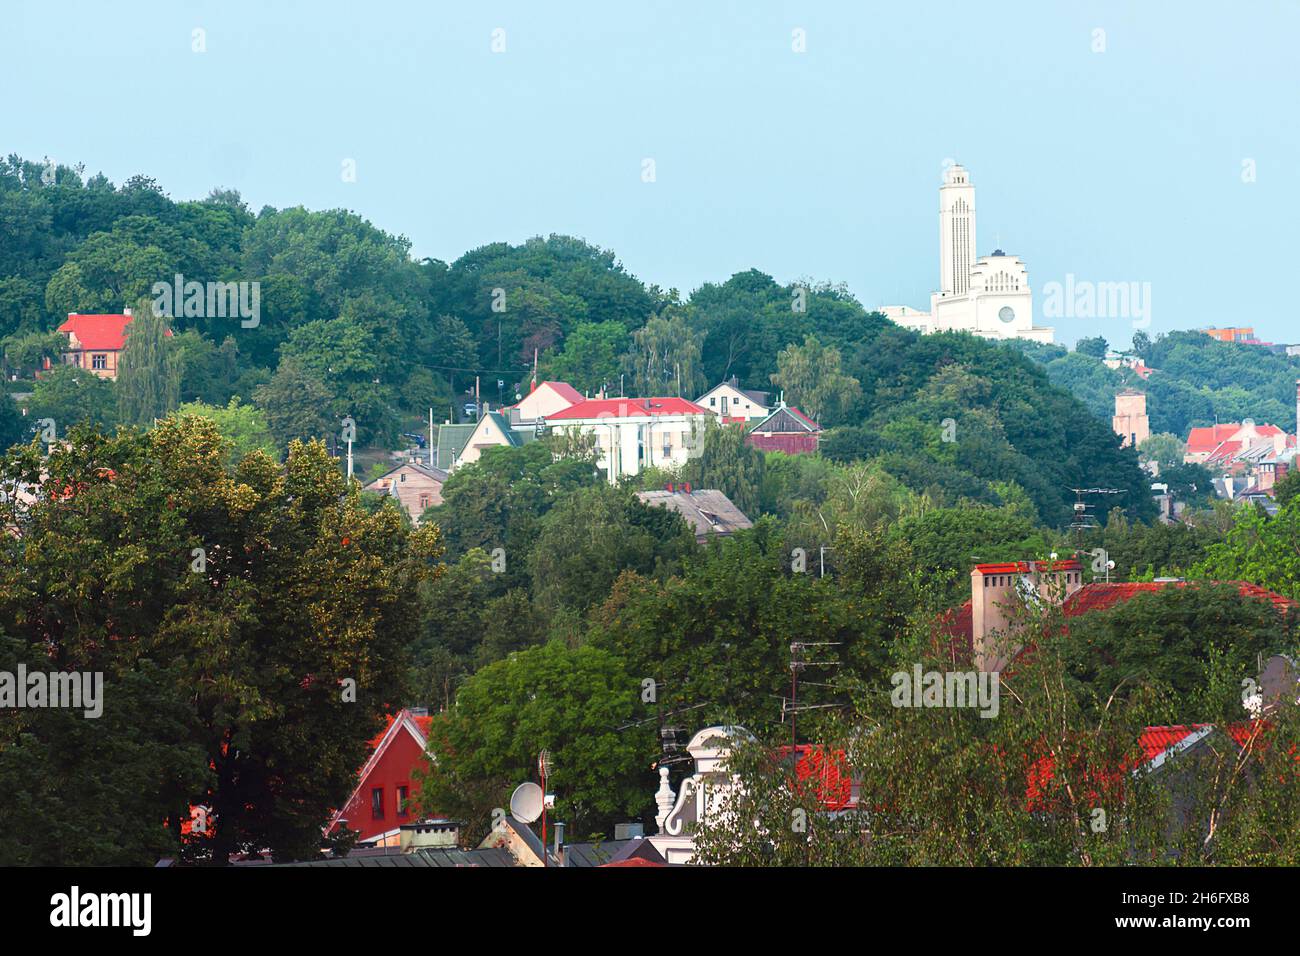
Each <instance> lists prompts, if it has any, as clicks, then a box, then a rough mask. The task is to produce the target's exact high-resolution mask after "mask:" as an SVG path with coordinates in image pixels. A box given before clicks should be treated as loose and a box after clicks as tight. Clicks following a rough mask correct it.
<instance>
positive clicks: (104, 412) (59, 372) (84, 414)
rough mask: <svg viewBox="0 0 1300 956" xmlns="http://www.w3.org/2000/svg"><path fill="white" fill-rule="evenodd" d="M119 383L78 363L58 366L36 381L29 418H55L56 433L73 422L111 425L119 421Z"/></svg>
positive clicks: (70, 425) (29, 403)
mask: <svg viewBox="0 0 1300 956" xmlns="http://www.w3.org/2000/svg"><path fill="white" fill-rule="evenodd" d="M116 391H117V385H116V383H114V382H112V381H110V380H108V379H106V378H100V377H99V376H98V375H96V374H95V373H94V372H90V371H87V370H86V369H83V368H77V367H76V366H75V365H56V366H54V367H53V368H52V369H50V371H48V372H46V373H45V374H44V375H42V376H41V377H40V378H39V379H37V380H36V385H35V386H34V387H33V388H32V397H31V398H30V399H29V400H28V417H29V418H31V419H34V420H37V419H42V418H52V419H54V423H55V426H56V428H57V434H59V435H62V434H63V433H64V432H65V431H67V430H69V429H71V428H72V426H73V425H82V424H94V425H99V426H101V427H105V428H107V427H111V426H112V425H114V424H115V423H116V422H117V420H118V417H117V395H116Z"/></svg>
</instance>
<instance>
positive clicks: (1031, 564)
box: [939, 559, 1300, 672]
mask: <svg viewBox="0 0 1300 956" xmlns="http://www.w3.org/2000/svg"><path fill="white" fill-rule="evenodd" d="M970 577H971V597H970V600H968V601H966V602H965V603H964V604H962V605H961V606H960V607H956V608H953V609H952V610H950V611H949V612H948V613H947V614H945V615H944V616H943V617H942V618H941V620H940V622H939V635H940V639H941V641H942V643H943V644H944V645H945V648H944V654H945V656H946V657H948V658H949V660H951V661H952V662H953V664H954V665H964V664H970V665H972V666H974V667H975V669H976V670H980V671H998V672H1002V671H1005V670H1006V669H1007V667H1008V666H1009V665H1013V664H1014V661H1015V659H1016V658H1017V656H1018V655H1019V654H1020V653H1021V652H1022V651H1023V650H1024V648H1023V647H1021V646H1020V645H1019V644H1018V643H1017V642H1016V641H1015V635H1014V634H1013V633H1010V631H1011V625H1012V620H1013V616H1014V614H1015V611H1016V609H1017V608H1027V607H1028V608H1045V607H1047V606H1049V605H1055V606H1059V607H1060V608H1061V612H1062V614H1063V615H1064V616H1065V618H1067V619H1069V618H1073V617H1079V616H1080V615H1083V614H1088V613H1091V612H1092V611H1100V610H1105V609H1106V608H1111V607H1114V606H1115V605H1117V604H1123V603H1125V602H1127V601H1129V600H1131V599H1132V598H1133V597H1134V596H1135V595H1137V594H1141V593H1144V592H1148V591H1159V590H1161V589H1163V588H1166V587H1182V586H1184V583H1183V582H1182V581H1181V580H1179V579H1172V578H1167V579H1157V580H1155V581H1141V582H1125V583H1119V582H1115V583H1112V582H1101V581H1094V582H1092V583H1088V584H1085V583H1084V581H1083V568H1082V566H1081V565H1080V564H1079V562H1078V561H1077V560H1074V559H1069V560H1062V561H1009V562H1005V563H1001V564H977V565H976V566H975V567H974V569H973V570H972V571H971V574H970ZM1238 587H1239V590H1240V592H1241V593H1242V594H1243V595H1245V596H1247V597H1253V598H1259V599H1262V600H1267V601H1269V602H1271V603H1272V604H1273V606H1274V607H1275V608H1277V610H1278V611H1279V613H1280V612H1284V611H1288V610H1292V609H1295V608H1298V607H1300V602H1296V601H1293V600H1291V599H1290V598H1287V597H1284V596H1282V595H1280V594H1276V593H1274V592H1272V591H1269V590H1266V589H1265V588H1262V587H1259V586H1258V585H1254V584H1249V583H1245V582H1241V583H1238Z"/></svg>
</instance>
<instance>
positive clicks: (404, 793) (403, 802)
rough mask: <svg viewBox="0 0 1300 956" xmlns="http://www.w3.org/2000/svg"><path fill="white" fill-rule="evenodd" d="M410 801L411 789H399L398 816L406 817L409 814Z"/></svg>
mask: <svg viewBox="0 0 1300 956" xmlns="http://www.w3.org/2000/svg"><path fill="white" fill-rule="evenodd" d="M409 799H410V788H409V787H398V788H397V815H398V816H399V817H404V816H406V814H407V812H408V811H407V801H408V800H409Z"/></svg>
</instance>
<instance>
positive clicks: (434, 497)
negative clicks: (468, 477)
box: [362, 461, 447, 523]
mask: <svg viewBox="0 0 1300 956" xmlns="http://www.w3.org/2000/svg"><path fill="white" fill-rule="evenodd" d="M446 480H447V473H446V472H445V471H443V470H442V469H441V468H430V467H429V466H428V465H422V464H420V463H419V462H415V461H408V462H404V463H403V464H400V465H398V466H397V467H396V468H394V469H393V470H392V471H388V472H385V473H384V474H382V475H380V476H379V477H378V478H376V479H375V480H374V481H372V482H370V483H368V484H366V485H364V486H363V487H362V490H363V491H373V492H375V493H377V494H381V495H392V496H393V497H394V498H396V499H397V500H398V501H399V502H400V503H401V505H402V507H403V508H405V509H406V513H407V514H408V515H409V516H410V518H411V521H413V522H416V523H418V522H419V520H420V515H422V514H424V510H425V509H426V508H432V507H433V506H434V505H440V504H442V484H443V482H445V481H446Z"/></svg>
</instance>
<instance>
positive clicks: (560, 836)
mask: <svg viewBox="0 0 1300 956" xmlns="http://www.w3.org/2000/svg"><path fill="white" fill-rule="evenodd" d="M563 846H564V824H563V823H556V824H555V858H556V859H557V860H558V859H559V858H560V848H561V847H563Z"/></svg>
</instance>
